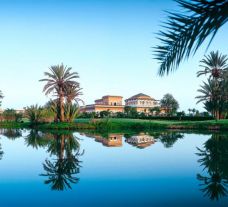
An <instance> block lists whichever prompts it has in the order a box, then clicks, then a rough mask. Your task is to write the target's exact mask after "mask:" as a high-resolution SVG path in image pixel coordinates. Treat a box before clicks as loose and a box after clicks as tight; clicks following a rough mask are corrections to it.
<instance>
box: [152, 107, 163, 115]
mask: <svg viewBox="0 0 228 207" xmlns="http://www.w3.org/2000/svg"><path fill="white" fill-rule="evenodd" d="M149 111H150V113H151V114H152V115H154V114H155V115H158V114H159V113H160V111H161V109H160V107H158V106H155V107H153V108H150V109H149Z"/></svg>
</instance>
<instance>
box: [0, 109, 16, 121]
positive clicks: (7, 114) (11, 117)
mask: <svg viewBox="0 0 228 207" xmlns="http://www.w3.org/2000/svg"><path fill="white" fill-rule="evenodd" d="M3 118H4V120H5V121H15V119H16V111H15V110H14V109H6V110H5V111H4V112H3Z"/></svg>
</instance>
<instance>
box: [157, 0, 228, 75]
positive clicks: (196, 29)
mask: <svg viewBox="0 0 228 207" xmlns="http://www.w3.org/2000/svg"><path fill="white" fill-rule="evenodd" d="M175 1H176V2H177V3H179V6H180V7H182V8H183V9H184V13H172V12H169V16H168V21H167V22H166V23H165V24H164V26H163V27H164V28H165V29H166V30H167V31H160V32H159V33H158V35H159V38H158V39H159V40H160V41H161V45H158V46H156V47H155V55H156V56H155V58H156V59H157V60H158V61H159V63H160V68H159V75H161V76H163V75H165V74H167V75H168V74H169V73H170V72H172V71H174V70H175V69H177V67H178V66H179V64H180V62H181V61H182V59H184V58H188V57H189V56H190V55H191V54H195V52H196V51H197V49H198V48H199V47H200V46H201V44H202V43H203V42H204V41H205V40H206V39H207V37H209V36H210V35H212V36H211V39H210V42H209V44H208V46H209V45H210V43H211V41H212V40H213V38H214V36H215V35H216V33H217V32H218V30H219V29H220V28H221V27H222V26H223V25H224V24H225V23H226V22H227V20H228V1H227V0H210V1H209V0H192V1H186V0H175Z"/></svg>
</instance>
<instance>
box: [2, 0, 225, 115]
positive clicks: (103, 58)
mask: <svg viewBox="0 0 228 207" xmlns="http://www.w3.org/2000/svg"><path fill="white" fill-rule="evenodd" d="M167 10H169V11H180V8H179V7H177V3H176V2H174V1H173V0H162V1H161V0H17V1H16V0H0V31H1V33H0V37H1V38H0V45H1V50H0V61H1V62H0V63H1V64H0V90H2V92H3V94H4V96H5V97H4V99H3V102H2V108H3V109H5V108H14V109H22V108H23V107H26V106H30V105H32V104H39V105H43V104H45V102H47V101H48V100H49V99H50V98H51V96H48V97H47V96H45V94H44V93H43V92H42V89H43V86H44V82H39V80H40V79H42V78H44V75H43V74H44V72H45V71H48V70H49V67H50V66H51V65H57V64H61V63H64V64H65V65H67V66H69V67H72V68H73V69H72V70H73V71H76V72H78V73H79V76H80V78H79V79H78V81H79V82H80V84H81V87H82V88H83V90H82V91H83V96H82V97H81V98H82V99H83V100H84V101H85V103H86V104H92V103H94V100H95V99H98V98H101V97H102V96H104V95H121V96H123V99H127V98H129V97H130V96H133V95H135V94H137V93H145V94H147V95H150V96H151V97H153V98H155V99H161V98H162V97H163V96H164V94H166V93H171V94H172V95H173V96H174V98H176V99H177V101H178V102H179V104H180V110H185V111H187V109H188V108H196V109H198V110H200V111H202V110H204V109H203V106H202V104H197V105H196V99H195V97H196V96H197V95H199V94H198V92H197V89H198V88H199V86H200V85H201V84H202V81H203V80H206V77H202V78H197V77H196V72H197V71H198V70H199V69H200V67H199V61H200V60H201V59H202V58H203V56H204V55H205V54H208V53H209V52H210V51H213V50H219V51H220V52H221V53H223V54H227V53H228V46H227V42H228V36H227V33H228V27H227V25H225V26H223V27H222V28H221V29H220V30H219V32H218V33H217V35H216V37H215V38H214V41H213V42H212V44H211V45H210V47H209V49H208V50H206V46H207V44H204V45H203V47H201V48H200V49H199V50H198V51H197V53H196V54H195V56H193V57H190V58H189V60H187V61H184V62H183V63H182V64H181V65H180V66H179V68H178V70H177V71H176V72H174V73H172V74H170V75H169V76H166V77H159V76H158V75H157V74H158V68H159V64H158V62H157V60H155V59H154V56H153V49H152V47H154V46H156V45H158V44H159V41H158V40H157V37H158V36H157V35H156V33H157V32H158V31H159V30H160V29H161V24H162V22H164V21H165V20H166V19H167V18H166V16H167V15H166V13H165V11H167Z"/></svg>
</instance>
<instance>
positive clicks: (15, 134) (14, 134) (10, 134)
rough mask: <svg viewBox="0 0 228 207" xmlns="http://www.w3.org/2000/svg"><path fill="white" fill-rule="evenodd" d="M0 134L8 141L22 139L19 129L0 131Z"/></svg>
mask: <svg viewBox="0 0 228 207" xmlns="http://www.w3.org/2000/svg"><path fill="white" fill-rule="evenodd" d="M0 134H2V135H4V136H5V137H7V138H8V139H13V140H14V139H16V138H20V137H22V130H21V129H10V128H9V129H0Z"/></svg>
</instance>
